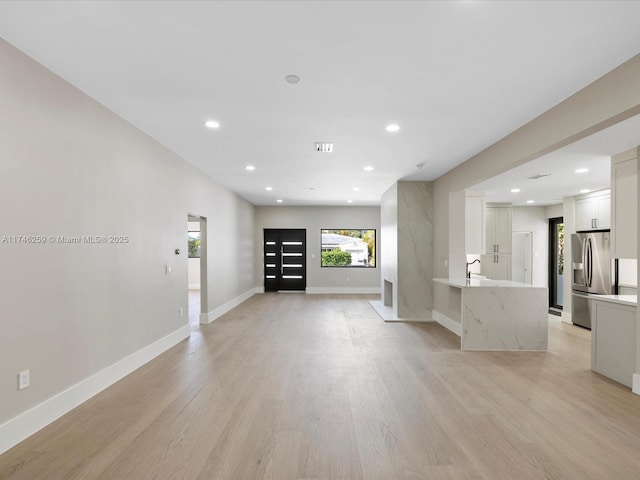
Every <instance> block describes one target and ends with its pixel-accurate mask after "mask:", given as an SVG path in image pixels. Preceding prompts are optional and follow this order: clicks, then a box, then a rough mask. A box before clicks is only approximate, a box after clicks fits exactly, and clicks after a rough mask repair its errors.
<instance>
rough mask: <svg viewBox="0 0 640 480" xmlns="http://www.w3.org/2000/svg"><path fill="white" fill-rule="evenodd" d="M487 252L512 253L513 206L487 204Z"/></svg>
mask: <svg viewBox="0 0 640 480" xmlns="http://www.w3.org/2000/svg"><path fill="white" fill-rule="evenodd" d="M485 215H486V241H485V253H511V207H503V206H491V205H487V208H486V210H485Z"/></svg>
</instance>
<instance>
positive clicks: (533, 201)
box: [527, 200, 536, 203]
mask: <svg viewBox="0 0 640 480" xmlns="http://www.w3.org/2000/svg"><path fill="white" fill-rule="evenodd" d="M527 203H536V201H535V200H527Z"/></svg>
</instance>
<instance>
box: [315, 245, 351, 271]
mask: <svg viewBox="0 0 640 480" xmlns="http://www.w3.org/2000/svg"><path fill="white" fill-rule="evenodd" d="M322 265H323V266H325V267H345V266H347V265H351V254H350V253H349V252H343V251H342V250H340V249H339V248H334V249H333V250H330V251H328V252H322Z"/></svg>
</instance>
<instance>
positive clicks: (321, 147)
mask: <svg viewBox="0 0 640 480" xmlns="http://www.w3.org/2000/svg"><path fill="white" fill-rule="evenodd" d="M316 152H322V153H331V152H333V143H329V142H316Z"/></svg>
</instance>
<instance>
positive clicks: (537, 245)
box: [511, 207, 549, 287]
mask: <svg viewBox="0 0 640 480" xmlns="http://www.w3.org/2000/svg"><path fill="white" fill-rule="evenodd" d="M511 229H512V230H513V231H514V232H532V239H531V243H532V248H531V256H532V260H531V267H532V268H531V280H532V283H533V285H540V286H544V287H547V286H548V284H549V276H548V275H549V220H548V218H547V211H546V209H545V207H513V208H512V213H511Z"/></svg>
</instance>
